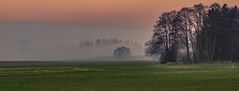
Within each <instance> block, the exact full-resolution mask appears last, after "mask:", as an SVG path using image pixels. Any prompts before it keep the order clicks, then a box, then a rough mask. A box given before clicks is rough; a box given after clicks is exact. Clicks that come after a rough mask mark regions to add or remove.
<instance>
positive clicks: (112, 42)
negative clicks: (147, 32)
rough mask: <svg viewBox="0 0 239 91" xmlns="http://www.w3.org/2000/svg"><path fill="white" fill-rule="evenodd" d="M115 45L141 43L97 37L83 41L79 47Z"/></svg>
mask: <svg viewBox="0 0 239 91" xmlns="http://www.w3.org/2000/svg"><path fill="white" fill-rule="evenodd" d="M113 45H140V44H139V43H137V42H134V41H130V40H120V39H96V40H90V41H82V42H81V43H80V45H79V47H80V48H92V47H105V46H113Z"/></svg>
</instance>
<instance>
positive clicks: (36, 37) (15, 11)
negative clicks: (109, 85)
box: [0, 0, 239, 61]
mask: <svg viewBox="0 0 239 91" xmlns="http://www.w3.org/2000/svg"><path fill="white" fill-rule="evenodd" d="M213 2H219V3H221V4H222V3H224V2H225V3H228V4H229V5H238V3H239V1H236V0H226V1H225V0H207V1H206V0H167V1H162V0H127V1H122V0H60V1H59V0H1V1H0V12H1V14H0V43H1V44H0V61H6V60H14V61H16V60H61V59H82V58H90V57H100V56H111V53H112V52H113V49H114V48H115V47H116V46H112V47H109V48H105V49H95V50H92V49H89V50H81V49H79V48H77V47H75V46H77V45H78V44H79V43H80V42H81V41H84V40H96V39H103V38H105V39H112V38H117V39H121V40H132V41H135V42H138V43H140V44H141V45H142V46H143V44H144V42H145V41H147V40H149V39H150V38H151V35H152V30H153V25H154V23H155V21H156V20H157V19H158V17H159V16H160V14H161V13H162V12H166V11H171V10H178V9H180V8H182V7H185V6H192V5H194V4H198V3H203V4H206V5H209V4H211V3H213ZM133 50H134V51H133V54H134V55H143V54H144V53H143V50H144V49H143V47H142V48H137V49H133ZM94 51H95V52H94ZM104 52H105V55H102V53H104Z"/></svg>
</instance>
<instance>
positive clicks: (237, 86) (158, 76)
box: [0, 62, 239, 91]
mask: <svg viewBox="0 0 239 91" xmlns="http://www.w3.org/2000/svg"><path fill="white" fill-rule="evenodd" d="M0 66H1V68H0V91H238V90H239V65H237V64H233V65H232V64H200V65H177V64H170V65H160V64H158V63H157V62H22V63H21V62H15V63H14V62H0Z"/></svg>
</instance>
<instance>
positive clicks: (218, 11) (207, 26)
mask: <svg viewBox="0 0 239 91" xmlns="http://www.w3.org/2000/svg"><path fill="white" fill-rule="evenodd" d="M153 32H154V33H153V36H152V38H151V40H149V41H148V42H146V49H145V52H146V55H147V56H159V58H160V61H161V63H167V62H183V63H203V62H238V61H239V52H238V51H239V9H238V7H237V6H234V7H229V6H228V5H227V4H224V5H222V6H221V5H220V4H218V3H214V4H212V5H210V6H209V7H208V6H205V5H203V4H197V5H194V6H193V7H184V8H182V9H181V10H180V11H175V10H174V11H170V12H165V13H163V14H162V15H161V16H160V17H159V20H157V22H156V24H155V25H154V30H153Z"/></svg>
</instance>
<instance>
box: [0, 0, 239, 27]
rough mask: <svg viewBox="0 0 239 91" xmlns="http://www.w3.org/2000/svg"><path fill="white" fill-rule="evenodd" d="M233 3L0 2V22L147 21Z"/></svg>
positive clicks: (194, 0) (152, 0) (143, 0)
mask: <svg viewBox="0 0 239 91" xmlns="http://www.w3.org/2000/svg"><path fill="white" fill-rule="evenodd" d="M215 1H216V2H224V1H226V2H227V3H230V4H236V3H238V2H239V1H237V0H0V13H1V14H0V22H88V23H91V22H93V23H99V22H102V21H104V22H109V23H111V22H120V23H122V22H123V23H124V22H129V23H134V22H149V21H151V22H152V21H153V19H155V18H156V17H158V16H159V15H160V13H161V12H163V11H168V10H173V9H178V8H181V7H183V6H189V5H192V4H195V3H199V2H203V3H207V4H209V3H212V2H215Z"/></svg>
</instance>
